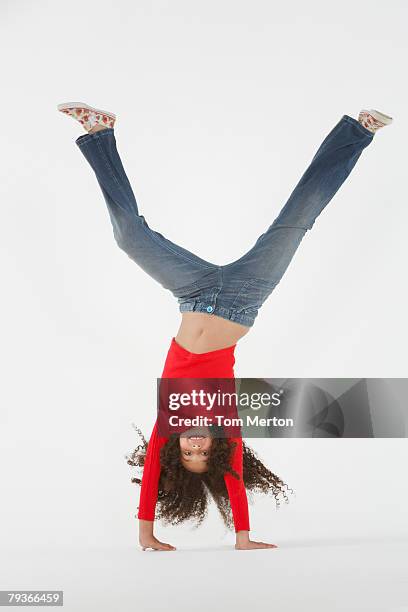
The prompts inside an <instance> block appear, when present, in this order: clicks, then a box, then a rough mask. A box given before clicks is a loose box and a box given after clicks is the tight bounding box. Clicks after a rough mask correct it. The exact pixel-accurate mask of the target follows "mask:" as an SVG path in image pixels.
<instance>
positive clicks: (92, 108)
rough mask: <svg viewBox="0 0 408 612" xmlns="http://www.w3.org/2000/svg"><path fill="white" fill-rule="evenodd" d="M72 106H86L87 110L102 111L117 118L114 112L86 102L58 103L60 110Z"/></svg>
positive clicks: (101, 112)
mask: <svg viewBox="0 0 408 612" xmlns="http://www.w3.org/2000/svg"><path fill="white" fill-rule="evenodd" d="M70 108H86V110H89V111H93V112H94V113H100V114H101V115H107V116H108V117H111V118H112V119H116V115H115V114H114V113H111V112H110V111H104V110H100V109H98V108H94V107H93V106H89V105H88V104H85V103H84V102H64V103H63V104H58V106H57V109H58V110H59V111H63V110H68V109H70Z"/></svg>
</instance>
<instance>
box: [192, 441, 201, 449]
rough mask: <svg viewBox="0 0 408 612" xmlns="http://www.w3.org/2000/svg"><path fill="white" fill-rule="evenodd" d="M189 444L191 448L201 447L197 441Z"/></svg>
mask: <svg viewBox="0 0 408 612" xmlns="http://www.w3.org/2000/svg"><path fill="white" fill-rule="evenodd" d="M191 446H192V448H201V444H199V443H198V442H192V443H191Z"/></svg>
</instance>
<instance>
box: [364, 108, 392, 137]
mask: <svg viewBox="0 0 408 612" xmlns="http://www.w3.org/2000/svg"><path fill="white" fill-rule="evenodd" d="M358 120H359V122H360V123H361V125H363V126H364V127H365V128H367V130H369V131H370V132H372V133H373V134H375V132H376V131H377V130H379V129H380V128H382V127H384V126H385V125H390V123H392V117H389V116H388V115H384V113H380V112H379V111H376V110H373V109H371V110H369V111H368V110H362V111H360V114H359V116H358Z"/></svg>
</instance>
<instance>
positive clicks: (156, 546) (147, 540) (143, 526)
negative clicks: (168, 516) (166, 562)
mask: <svg viewBox="0 0 408 612" xmlns="http://www.w3.org/2000/svg"><path fill="white" fill-rule="evenodd" d="M139 544H140V546H141V547H142V549H143V550H146V548H153V550H176V549H175V548H174V546H172V545H171V544H166V543H165V542H160V540H158V539H157V538H156V537H155V536H154V535H153V521H143V520H139Z"/></svg>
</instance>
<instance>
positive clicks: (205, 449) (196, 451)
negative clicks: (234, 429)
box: [180, 427, 212, 474]
mask: <svg viewBox="0 0 408 612" xmlns="http://www.w3.org/2000/svg"><path fill="white" fill-rule="evenodd" d="M211 445H212V437H211V435H210V430H209V429H208V427H193V428H191V429H188V430H187V431H185V432H183V433H182V434H181V435H180V460H181V463H182V465H183V466H184V467H185V468H186V470H188V471H189V472H195V473H196V474H202V473H203V472H206V471H207V470H208V460H209V457H210V452H211Z"/></svg>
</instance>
